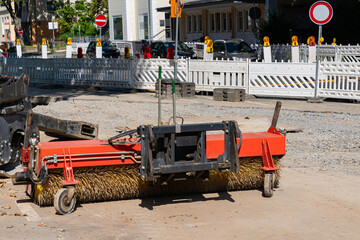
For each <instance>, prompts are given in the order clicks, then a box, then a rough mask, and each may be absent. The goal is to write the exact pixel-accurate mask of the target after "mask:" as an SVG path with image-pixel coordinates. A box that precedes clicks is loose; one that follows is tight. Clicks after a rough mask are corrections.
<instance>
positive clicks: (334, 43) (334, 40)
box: [332, 38, 336, 46]
mask: <svg viewBox="0 0 360 240" xmlns="http://www.w3.org/2000/svg"><path fill="white" fill-rule="evenodd" d="M332 45H334V46H336V38H333V42H332Z"/></svg>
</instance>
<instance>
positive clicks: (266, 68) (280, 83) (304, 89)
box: [249, 62, 316, 97]
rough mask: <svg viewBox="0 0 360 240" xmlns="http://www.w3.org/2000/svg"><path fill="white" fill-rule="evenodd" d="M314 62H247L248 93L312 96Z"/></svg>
mask: <svg viewBox="0 0 360 240" xmlns="http://www.w3.org/2000/svg"><path fill="white" fill-rule="evenodd" d="M315 70H316V64H315V63H260V62H251V63H250V64H249V94H254V95H264V96H290V97H312V96H314V87H315V83H314V82H315Z"/></svg>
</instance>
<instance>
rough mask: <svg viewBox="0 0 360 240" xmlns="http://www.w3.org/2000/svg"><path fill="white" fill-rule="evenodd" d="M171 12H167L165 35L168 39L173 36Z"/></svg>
mask: <svg viewBox="0 0 360 240" xmlns="http://www.w3.org/2000/svg"><path fill="white" fill-rule="evenodd" d="M170 19H171V17H170V13H165V37H166V39H169V38H171V22H170Z"/></svg>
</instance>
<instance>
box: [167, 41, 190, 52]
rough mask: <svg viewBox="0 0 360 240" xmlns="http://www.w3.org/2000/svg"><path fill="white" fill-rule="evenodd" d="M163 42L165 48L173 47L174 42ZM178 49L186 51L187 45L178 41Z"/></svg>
mask: <svg viewBox="0 0 360 240" xmlns="http://www.w3.org/2000/svg"><path fill="white" fill-rule="evenodd" d="M164 44H165V47H166V48H168V47H172V48H173V49H175V43H173V42H164ZM178 50H183V51H186V50H189V47H188V46H187V45H186V44H185V43H183V42H179V45H178Z"/></svg>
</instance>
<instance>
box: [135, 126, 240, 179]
mask: <svg viewBox="0 0 360 240" xmlns="http://www.w3.org/2000/svg"><path fill="white" fill-rule="evenodd" d="M211 131H223V132H224V153H223V154H222V155H220V156H218V158H217V159H216V160H215V159H207V156H206V135H207V133H208V132H211ZM138 134H139V135H140V137H141V159H142V160H141V166H140V168H139V174H140V176H142V177H143V178H145V179H147V180H149V181H152V182H166V181H169V180H181V179H188V178H194V177H195V178H197V177H202V178H206V176H208V172H209V170H217V171H224V170H228V171H232V172H238V171H239V165H240V163H239V157H238V153H239V149H240V147H241V139H242V137H241V131H240V129H239V128H238V125H237V123H236V122H235V121H223V122H218V123H202V124H183V125H169V126H150V125H143V126H140V127H139V128H138ZM237 138H240V142H239V144H237Z"/></svg>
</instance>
